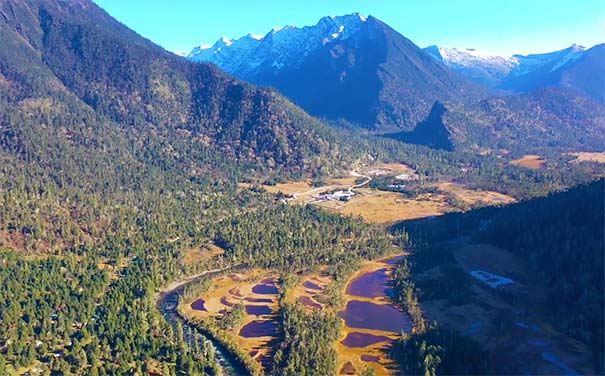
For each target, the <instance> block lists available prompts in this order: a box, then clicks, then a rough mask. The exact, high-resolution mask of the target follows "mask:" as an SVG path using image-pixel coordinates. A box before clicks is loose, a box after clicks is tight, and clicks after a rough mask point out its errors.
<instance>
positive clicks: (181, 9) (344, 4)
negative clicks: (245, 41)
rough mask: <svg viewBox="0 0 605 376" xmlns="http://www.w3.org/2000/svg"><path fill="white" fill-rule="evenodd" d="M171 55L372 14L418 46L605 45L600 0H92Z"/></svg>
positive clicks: (524, 48) (525, 49)
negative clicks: (277, 29)
mask: <svg viewBox="0 0 605 376" xmlns="http://www.w3.org/2000/svg"><path fill="white" fill-rule="evenodd" d="M94 1H95V2H96V3H97V4H98V5H100V6H101V7H102V8H104V9H105V10H106V11H108V12H109V13H110V14H111V15H112V16H114V17H115V18H117V19H118V20H120V21H121V22H123V23H124V24H126V25H127V26H129V27H130V28H132V29H134V30H135V31H137V32H138V33H139V34H141V35H143V36H144V37H146V38H149V39H151V40H152V41H154V42H156V43H157V44H159V45H161V46H163V47H164V48H166V49H168V50H171V51H177V52H178V51H180V52H189V51H190V50H191V49H192V48H193V47H194V46H197V45H200V44H213V43H214V42H215V41H216V40H218V39H219V38H220V37H221V36H223V35H224V36H226V37H228V38H232V39H233V38H239V37H241V36H243V35H246V34H248V33H253V34H266V33H267V32H268V31H269V30H271V29H272V28H273V27H276V26H283V25H295V26H305V25H314V24H315V23H317V21H318V20H319V19H320V18H321V17H323V16H328V15H344V14H349V13H353V12H359V13H361V14H364V15H373V16H375V17H377V18H379V19H381V20H382V21H384V22H386V23H387V24H389V25H390V26H391V27H393V28H394V29H395V30H397V31H398V32H400V33H401V34H403V35H405V36H406V37H408V38H409V39H411V40H412V41H413V42H414V43H416V44H417V45H419V46H420V47H426V46H428V45H431V44H437V45H440V46H444V47H458V48H469V47H472V48H476V49H481V50H485V51H489V52H495V53H501V54H512V53H521V54H525V53H532V52H533V53H537V52H548V51H554V50H557V49H562V48H565V47H568V46H570V45H571V44H572V43H577V44H581V45H584V46H586V47H590V46H593V45H595V44H597V43H603V42H605V0H304V1H300V0H279V1H278V0H94Z"/></svg>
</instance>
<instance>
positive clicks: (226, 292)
mask: <svg viewBox="0 0 605 376" xmlns="http://www.w3.org/2000/svg"><path fill="white" fill-rule="evenodd" d="M387 259H388V258H383V259H380V260H371V261H364V262H362V263H361V265H360V267H359V269H358V270H357V271H356V272H355V273H354V274H353V275H351V277H350V278H349V279H348V280H347V281H346V283H345V284H344V285H342V290H341V291H340V296H341V298H342V301H341V303H342V304H341V305H340V306H338V307H333V306H327V305H326V304H323V303H321V301H322V299H321V298H320V296H321V295H324V292H325V291H326V289H328V288H329V287H331V285H332V284H333V283H334V281H333V280H332V278H331V277H329V276H328V275H327V273H326V270H325V268H320V269H319V270H317V271H315V272H312V273H310V274H307V275H304V276H301V277H300V278H297V279H296V283H295V284H294V285H293V286H292V287H291V288H289V290H288V291H286V295H285V299H286V301H287V302H288V303H294V302H299V303H301V302H300V298H303V297H306V298H309V299H312V301H313V302H314V303H317V304H318V305H320V306H321V308H314V307H310V306H308V305H304V304H302V303H301V304H302V306H304V307H305V309H306V310H307V312H309V313H310V312H312V311H313V310H316V309H321V310H326V309H328V310H331V311H332V312H333V313H334V314H337V313H338V312H337V311H340V310H342V309H344V308H345V307H346V304H347V303H348V302H349V301H350V300H362V301H369V302H373V303H376V304H392V302H391V301H390V300H389V298H387V297H378V298H363V297H358V296H352V295H348V294H347V293H346V286H347V285H348V284H349V283H350V282H351V281H353V280H354V279H356V278H358V277H359V276H361V275H363V274H365V273H369V272H373V271H376V270H379V269H382V268H394V266H393V265H389V264H386V263H385V261H386V260H387ZM265 278H274V279H276V280H278V278H279V276H278V275H277V273H275V272H271V271H269V270H265V269H254V270H251V271H247V272H241V273H230V274H227V275H223V276H219V277H216V278H214V279H213V280H212V281H211V286H210V288H208V289H207V292H205V293H202V294H200V295H199V296H197V297H196V298H194V299H191V300H190V301H187V302H184V304H182V305H181V311H182V313H183V314H184V315H185V316H186V317H187V318H189V319H192V320H193V321H198V320H202V321H203V320H210V319H214V318H215V317H220V316H221V315H222V312H224V311H223V310H230V309H231V306H232V305H235V304H238V303H243V304H245V305H259V306H261V305H267V306H269V307H270V308H271V309H272V311H273V313H272V314H271V315H263V316H261V318H262V319H263V320H265V319H271V318H272V317H275V314H277V312H278V310H279V302H278V296H277V295H266V294H256V293H254V292H253V291H252V288H253V287H254V286H255V285H256V284H258V283H260V282H261V281H262V280H263V279H265ZM305 282H311V283H313V284H315V285H317V286H318V287H319V289H312V288H309V287H306V286H305V285H304V283H305ZM278 288H280V289H282V288H283V286H282V285H281V284H279V285H278ZM246 298H264V299H266V298H271V299H272V302H271V303H255V302H250V301H247V300H246ZM198 299H202V300H204V308H205V309H206V311H201V310H194V309H193V308H192V307H191V305H192V303H193V302H195V301H196V300H198ZM258 319H259V317H257V316H255V315H250V314H247V313H246V315H245V317H244V320H243V322H242V324H241V325H239V326H238V327H237V328H233V330H231V331H230V335H231V336H232V338H233V340H234V341H235V342H236V343H237V345H238V347H239V348H240V349H242V350H243V351H244V352H246V353H248V354H252V355H251V356H252V357H253V358H254V359H255V360H257V361H259V362H260V361H261V359H262V357H264V356H271V354H272V349H271V346H272V345H273V344H274V341H275V338H274V337H257V338H244V337H242V336H240V335H239V331H240V329H241V328H242V327H244V326H245V325H247V324H248V323H250V322H252V321H254V320H258ZM351 332H358V333H369V334H374V335H384V336H387V337H389V338H392V339H397V338H398V335H397V334H394V333H391V332H385V331H381V330H371V329H359V328H349V327H347V326H346V325H345V323H344V320H342V332H341V338H339V339H338V341H337V342H336V343H334V349H335V350H336V352H337V355H338V368H337V370H338V372H340V370H341V369H342V367H343V366H344V364H345V363H347V362H351V363H352V364H353V366H354V367H355V369H356V370H357V371H358V372H361V371H362V370H363V369H364V368H366V367H371V368H373V369H374V371H375V372H376V375H378V376H383V375H391V374H393V373H394V371H393V370H394V366H395V365H394V363H393V362H392V361H391V360H389V359H388V357H387V356H386V353H385V352H386V351H387V346H388V343H387V342H381V343H377V344H374V345H371V346H367V347H363V348H351V347H346V346H344V345H343V344H342V343H341V341H342V340H344V338H346V336H347V335H348V334H349V333H351ZM362 355H370V356H376V357H378V358H379V359H380V360H379V361H378V362H370V361H363V360H362V359H361V357H362Z"/></svg>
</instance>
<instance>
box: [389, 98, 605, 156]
mask: <svg viewBox="0 0 605 376" xmlns="http://www.w3.org/2000/svg"><path fill="white" fill-rule="evenodd" d="M388 136H389V137H392V138H395V139H399V140H403V141H406V142H412V143H416V144H421V145H426V146H429V147H434V148H441V149H446V150H451V149H458V150H460V149H465V150H481V149H506V150H512V151H520V152H521V151H523V152H530V151H536V150H540V149H551V150H553V149H566V150H586V151H601V150H603V147H604V146H603V137H605V107H603V106H602V105H601V104H599V103H597V102H595V101H593V100H591V99H589V98H586V97H584V96H582V95H579V94H578V93H577V92H575V91H573V90H570V89H563V88H548V89H542V90H538V91H535V92H532V93H529V94H522V95H511V96H503V97H494V98H490V99H486V100H483V101H481V102H479V103H477V104H474V105H466V106H465V105H461V104H456V103H451V102H450V103H446V104H445V109H444V110H443V111H442V113H441V115H440V116H436V115H435V114H434V113H433V112H431V114H430V115H429V117H428V118H427V119H426V120H425V121H424V122H421V123H419V124H418V126H417V127H416V128H415V129H414V131H412V132H399V133H394V134H390V135H388Z"/></svg>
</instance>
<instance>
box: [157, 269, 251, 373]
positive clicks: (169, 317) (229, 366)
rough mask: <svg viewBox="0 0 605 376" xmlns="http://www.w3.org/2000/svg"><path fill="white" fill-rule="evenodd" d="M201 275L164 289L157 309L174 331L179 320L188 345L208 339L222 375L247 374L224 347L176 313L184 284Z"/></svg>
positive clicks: (196, 279) (194, 280) (186, 284)
mask: <svg viewBox="0 0 605 376" xmlns="http://www.w3.org/2000/svg"><path fill="white" fill-rule="evenodd" d="M202 277H203V276H200V277H198V278H195V279H192V280H190V281H188V282H187V283H184V284H181V285H179V286H178V287H176V288H174V289H172V290H169V291H166V292H164V293H162V294H161V295H160V298H159V300H158V302H157V306H158V309H159V310H160V312H161V313H162V315H163V316H164V318H165V319H166V321H168V323H170V325H172V329H173V330H174V331H175V332H176V330H177V322H180V323H181V325H182V328H183V338H184V339H185V342H187V344H188V345H189V347H193V346H194V344H195V343H196V342H197V343H198V344H199V345H200V346H201V345H202V344H203V343H204V342H206V341H210V343H211V344H212V346H213V347H214V352H215V360H216V362H217V363H218V364H219V365H220V368H221V371H222V375H224V376H247V375H248V372H246V370H245V369H243V368H242V367H241V366H239V365H238V363H237V361H236V360H234V359H232V358H231V357H230V356H229V354H227V352H226V350H225V348H224V347H223V346H222V345H221V344H220V343H218V342H215V341H213V340H211V339H210V338H208V337H206V336H204V335H203V334H202V333H201V332H200V331H199V330H198V329H197V328H195V327H193V326H191V325H189V324H188V323H187V322H185V321H184V320H182V319H181V318H180V317H179V315H178V313H177V306H178V303H179V296H180V295H181V293H182V292H183V290H184V289H185V287H186V286H188V285H190V284H192V283H196V282H198V281H199V280H200V279H201V278H202Z"/></svg>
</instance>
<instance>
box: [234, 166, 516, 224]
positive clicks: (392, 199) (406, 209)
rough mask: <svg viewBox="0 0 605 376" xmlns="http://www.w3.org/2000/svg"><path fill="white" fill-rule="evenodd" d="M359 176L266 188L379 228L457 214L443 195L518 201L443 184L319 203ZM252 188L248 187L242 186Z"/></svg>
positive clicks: (376, 171)
mask: <svg viewBox="0 0 605 376" xmlns="http://www.w3.org/2000/svg"><path fill="white" fill-rule="evenodd" d="M359 171H360V172H359V174H360V175H368V176H395V175H398V174H408V175H409V176H410V178H411V179H412V180H415V179H416V178H417V174H416V172H415V171H414V170H413V169H412V168H410V167H409V166H407V165H404V164H399V163H380V164H376V165H372V166H366V167H363V168H361V169H360V170H359ZM357 179H360V177H359V176H354V175H351V176H348V177H336V178H327V179H326V180H325V184H327V185H324V186H321V187H313V186H312V185H311V181H310V180H305V181H293V182H287V183H281V184H277V185H273V186H269V185H264V186H263V187H264V188H265V189H266V190H267V191H268V192H271V193H278V192H282V193H284V194H287V195H290V196H291V198H290V199H289V202H290V203H291V204H300V203H313V204H316V205H318V206H320V207H322V208H324V209H327V210H330V211H333V212H336V213H340V214H343V215H352V216H360V217H362V218H363V219H364V220H365V221H367V222H371V223H378V224H391V223H395V222H398V221H403V220H409V219H417V218H424V217H432V216H437V215H442V214H445V213H448V212H451V211H454V210H457V209H456V208H455V207H453V206H452V205H450V204H449V203H448V200H447V196H446V194H444V193H452V194H454V195H455V196H456V197H457V198H458V199H460V200H461V201H463V202H465V203H467V204H469V205H476V204H479V203H481V204H486V205H498V204H508V203H511V202H514V201H515V199H514V198H513V197H511V196H507V195H505V194H502V193H498V192H492V191H475V190H470V189H467V188H465V187H463V186H461V185H459V184H455V183H450V182H441V183H438V184H435V187H437V188H438V189H439V190H441V191H442V192H438V193H432V194H420V195H418V196H417V197H416V198H413V199H409V198H406V197H405V196H403V195H402V194H399V193H396V192H388V191H380V190H377V189H373V188H369V187H367V186H365V187H360V188H354V189H353V191H354V192H355V195H354V196H353V197H351V198H350V199H349V200H348V201H338V200H334V201H319V200H317V199H316V197H317V196H318V195H320V194H322V193H325V192H328V191H335V190H346V189H349V188H350V187H352V186H354V185H355V184H356V181H357ZM243 186H244V187H245V186H249V185H243Z"/></svg>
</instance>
